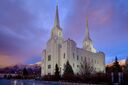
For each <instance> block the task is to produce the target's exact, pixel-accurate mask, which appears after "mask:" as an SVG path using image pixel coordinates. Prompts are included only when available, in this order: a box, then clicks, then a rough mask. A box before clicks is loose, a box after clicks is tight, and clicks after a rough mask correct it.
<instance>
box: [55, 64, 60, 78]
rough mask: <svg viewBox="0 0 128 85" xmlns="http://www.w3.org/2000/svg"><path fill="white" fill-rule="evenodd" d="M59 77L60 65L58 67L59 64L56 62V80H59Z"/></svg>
mask: <svg viewBox="0 0 128 85" xmlns="http://www.w3.org/2000/svg"><path fill="white" fill-rule="evenodd" d="M59 78H60V72H59V67H58V65H57V64H56V66H55V79H56V80H59Z"/></svg>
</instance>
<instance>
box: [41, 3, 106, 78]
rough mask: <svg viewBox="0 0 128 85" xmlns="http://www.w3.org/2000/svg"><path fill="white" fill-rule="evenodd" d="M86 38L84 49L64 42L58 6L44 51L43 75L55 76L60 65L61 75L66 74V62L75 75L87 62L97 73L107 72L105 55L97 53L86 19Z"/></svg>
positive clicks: (68, 41)
mask: <svg viewBox="0 0 128 85" xmlns="http://www.w3.org/2000/svg"><path fill="white" fill-rule="evenodd" d="M85 34H86V36H85V38H84V40H83V48H79V47H77V46H76V42H75V41H73V40H72V39H68V40H64V38H63V31H62V28H61V26H60V22H59V11H58V4H57V6H56V15H55V21H54V26H53V28H52V31H51V37H50V39H49V40H48V41H47V44H46V49H44V50H43V60H42V71H41V75H42V76H43V75H53V74H54V72H55V65H56V64H58V66H59V68H60V72H61V74H63V72H64V67H65V65H66V62H67V61H69V63H70V65H71V66H72V68H73V71H74V73H75V74H79V71H80V66H81V62H83V61H84V59H85V58H86V61H87V62H88V63H89V64H90V65H91V66H93V68H94V69H95V72H105V54H104V53H103V52H96V49H95V48H94V47H93V43H92V40H91V38H90V34H89V28H88V18H86V33H85Z"/></svg>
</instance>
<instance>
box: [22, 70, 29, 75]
mask: <svg viewBox="0 0 128 85" xmlns="http://www.w3.org/2000/svg"><path fill="white" fill-rule="evenodd" d="M27 75H28V71H27V69H26V68H24V69H23V76H27Z"/></svg>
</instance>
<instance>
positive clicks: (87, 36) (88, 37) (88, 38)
mask: <svg viewBox="0 0 128 85" xmlns="http://www.w3.org/2000/svg"><path fill="white" fill-rule="evenodd" d="M85 33H86V36H85V40H91V38H90V34H89V28H88V17H86V32H85Z"/></svg>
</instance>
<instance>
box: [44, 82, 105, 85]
mask: <svg viewBox="0 0 128 85" xmlns="http://www.w3.org/2000/svg"><path fill="white" fill-rule="evenodd" d="M44 82H46V83H53V84H59V85H106V84H86V83H72V82H54V81H44Z"/></svg>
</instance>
